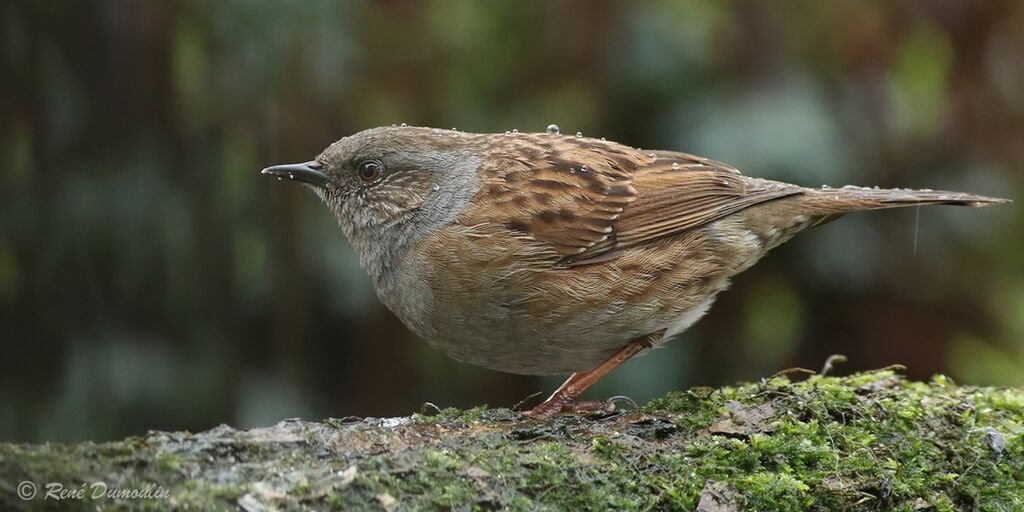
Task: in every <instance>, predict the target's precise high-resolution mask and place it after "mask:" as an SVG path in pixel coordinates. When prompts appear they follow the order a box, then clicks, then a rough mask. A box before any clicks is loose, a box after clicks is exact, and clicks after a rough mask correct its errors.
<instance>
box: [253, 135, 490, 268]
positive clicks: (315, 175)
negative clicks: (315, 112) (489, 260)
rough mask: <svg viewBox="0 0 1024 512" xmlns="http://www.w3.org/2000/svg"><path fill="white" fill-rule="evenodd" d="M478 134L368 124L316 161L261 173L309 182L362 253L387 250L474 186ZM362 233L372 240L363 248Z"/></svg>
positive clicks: (440, 221) (421, 230) (426, 226)
mask: <svg viewBox="0 0 1024 512" xmlns="http://www.w3.org/2000/svg"><path fill="white" fill-rule="evenodd" d="M482 143H483V139H482V136H478V135H472V134H463V133H457V132H450V131H446V130H437V129H431V128H415V127H404V126H403V127H383V128H373V129H369V130H365V131H362V132H359V133H357V134H355V135H351V136H348V137H345V138H343V139H341V140H339V141H337V142H335V143H334V144H331V145H330V146H328V147H327V149H325V150H324V151H323V152H322V153H320V155H319V156H317V157H316V160H313V161H311V162H306V163H303V164H292V165H281V166H274V167H268V168H266V169H264V170H263V173H264V174H270V175H273V176H276V177H278V178H287V179H290V180H293V181H299V182H302V183H304V184H305V185H307V186H309V187H311V188H312V189H313V190H314V191H315V192H316V193H317V195H319V196H320V198H321V199H323V201H324V202H325V203H326V204H327V205H328V206H329V207H330V208H331V210H332V211H333V212H334V214H335V215H336V216H337V218H338V223H339V225H340V226H341V228H342V230H343V231H344V232H345V235H346V236H347V237H348V238H349V240H351V241H352V242H353V244H354V245H355V246H356V248H357V250H359V251H360V252H361V253H362V254H361V256H362V257H363V258H364V259H367V258H368V259H377V256H376V255H375V254H371V253H383V252H393V251H389V249H395V250H398V249H400V248H402V247H405V246H407V245H408V244H409V243H410V242H412V241H415V240H416V239H418V238H420V237H422V236H423V235H425V234H427V233H429V232H430V231H432V230H434V229H437V228H439V227H441V226H443V225H444V224H446V223H447V222H450V221H451V220H452V219H453V218H454V217H455V216H456V215H457V214H458V212H459V211H460V210H461V209H462V207H463V206H464V205H465V204H466V202H468V201H469V198H470V197H472V195H473V193H475V191H476V168H477V167H478V166H479V162H480V159H479V157H478V156H476V155H478V154H479V151H478V150H479V147H480V144H482ZM369 238H372V239H373V244H372V245H373V247H370V245H371V244H370V243H369V240H368V239H369Z"/></svg>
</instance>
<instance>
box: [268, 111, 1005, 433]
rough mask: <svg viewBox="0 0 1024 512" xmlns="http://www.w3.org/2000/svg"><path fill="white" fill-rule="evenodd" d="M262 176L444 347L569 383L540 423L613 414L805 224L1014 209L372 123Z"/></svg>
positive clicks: (552, 136) (662, 154)
mask: <svg viewBox="0 0 1024 512" xmlns="http://www.w3.org/2000/svg"><path fill="white" fill-rule="evenodd" d="M263 173H264V174H269V175H271V176H276V177H278V178H279V179H284V178H287V179H291V180H294V181H298V182H302V183H304V184H306V185H308V186H309V187H311V188H312V189H313V190H314V191H315V192H316V194H317V195H319V196H320V198H321V199H323V201H324V202H325V203H326V204H327V205H328V206H329V207H330V208H331V210H332V211H333V212H334V214H335V215H336V216H337V218H338V222H339V224H340V225H341V229H342V231H343V232H344V233H345V236H346V237H348V239H349V241H350V242H351V243H352V245H353V246H354V247H355V250H356V252H357V253H358V255H359V259H360V262H361V264H362V266H363V268H364V269H365V270H366V272H367V273H369V275H370V278H371V279H372V280H373V284H374V286H375V287H376V290H377V295H378V296H379V297H380V299H381V301H383V302H384V304H386V305H387V306H388V308H390V309H391V311H393V312H394V313H395V315H397V316H398V318H400V319H401V320H402V322H404V323H405V325H406V326H408V327H409V329H411V330H412V331H413V332H415V333H416V334H417V335H419V336H420V337H422V338H424V339H426V340H427V341H428V342H429V343H430V344H431V345H432V346H434V347H435V348H438V349H440V350H442V351H444V352H445V353H446V354H448V355H449V356H451V357H453V358H455V359H458V360H460V361H464V362H467V363H471V364H476V365H480V366H483V367H486V368H491V369H494V370H500V371H504V372H511V373H519V374H531V375H551V374H561V373H572V375H571V376H570V377H569V379H568V380H567V381H566V382H565V383H564V384H563V385H562V386H561V387H560V388H558V390H557V391H555V392H554V394H552V395H551V397H549V398H548V399H547V400H546V401H545V402H544V403H542V404H540V405H538V406H537V407H535V408H533V409H532V410H531V411H529V412H528V414H531V415H533V416H536V417H548V416H551V415H554V414H557V413H560V412H563V411H573V410H580V409H583V408H587V407H594V406H595V405H596V406H602V405H603V403H601V402H597V403H595V402H580V403H578V404H577V403H575V400H576V398H577V397H578V396H579V395H580V393H582V392H583V390H585V389H586V388H587V387H589V386H590V385H592V384H593V383H594V382H596V381H597V380H598V379H600V378H601V377H603V376H604V375H606V374H607V373H608V372H610V371H612V370H613V369H615V368H616V367H617V366H619V365H620V364H622V363H623V362H625V361H626V360H628V359H629V358H631V357H633V356H635V355H637V354H638V353H640V352H644V351H645V350H647V349H650V348H652V347H656V346H658V345H659V344H661V343H663V342H665V341H666V340H668V339H669V338H671V337H672V336H674V335H675V334H678V333H680V332H682V331H684V330H686V329H687V328H689V327H690V326H691V325H693V323H694V322H696V321H697V320H698V319H699V318H700V317H701V316H703V315H704V314H705V313H706V312H707V310H708V308H709V307H710V306H711V303H712V301H714V299H715V295H717V294H718V292H721V291H722V290H724V289H725V288H726V287H727V286H728V285H729V279H730V278H732V277H733V276H735V275H736V274H738V273H740V272H742V271H743V270H746V269H747V268H749V267H750V266H751V265H753V264H754V263H756V262H757V260H758V259H760V258H761V257H762V256H764V255H765V253H767V252H768V251H769V250H770V249H772V248H773V247H776V246H778V245H779V244H781V243H783V242H785V241H786V240H788V239H789V238H791V237H792V236H793V235H795V234H796V233H798V232H800V231H802V230H804V229H807V228H810V227H812V226H816V225H819V224H822V223H824V222H827V221H830V220H833V219H835V218H837V217H840V216H842V215H844V214H847V213H850V212H856V211H861V210H876V209H882V208H895V207H900V206H913V205H927V204H955V205H964V206H985V205H989V204H994V203H1001V202H1005V201H1006V200H1004V199H997V198H990V197H983V196H978V195H974V194H965V193H959V192H940V191H931V190H903V189H899V190H879V189H871V188H861V187H843V188H838V189H828V188H822V189H810V188H804V187H800V186H797V185H790V184H788V183H781V182H777V181H769V180H764V179H759V178H751V177H747V176H743V175H742V174H740V172H739V171H737V170H736V169H734V168H732V167H730V166H729V165H727V164H723V163H720V162H715V161H711V160H708V159H706V158H701V157H698V156H694V155H689V154H686V153H677V152H672V151H641V150H638V149H635V148H632V147H628V146H624V145H622V144H617V143H615V142H609V141H605V140H597V139H592V138H587V137H580V136H575V137H574V136H571V135H561V134H558V133H557V130H555V129H549V131H548V133H509V132H506V133H505V134H472V133H462V132H457V131H449V130H439V129H433V128H415V127H405V126H402V127H383V128H374V129H370V130H366V131H363V132H360V133H357V134H355V135H352V136H350V137H345V138H343V139H341V140H339V141H338V142H335V143H334V144H331V145H330V147H328V148H327V149H326V150H324V151H323V153H321V154H320V156H318V157H317V158H316V159H315V160H313V161H310V162H306V163H303V164H292V165H278V166H274V167H268V168H266V169H263Z"/></svg>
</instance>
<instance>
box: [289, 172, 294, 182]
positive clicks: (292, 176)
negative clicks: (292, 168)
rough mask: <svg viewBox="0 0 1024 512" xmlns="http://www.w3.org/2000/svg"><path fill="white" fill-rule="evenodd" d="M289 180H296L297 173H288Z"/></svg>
mask: <svg viewBox="0 0 1024 512" xmlns="http://www.w3.org/2000/svg"><path fill="white" fill-rule="evenodd" d="M288 179H290V180H294V179H295V173H293V172H290V173H288Z"/></svg>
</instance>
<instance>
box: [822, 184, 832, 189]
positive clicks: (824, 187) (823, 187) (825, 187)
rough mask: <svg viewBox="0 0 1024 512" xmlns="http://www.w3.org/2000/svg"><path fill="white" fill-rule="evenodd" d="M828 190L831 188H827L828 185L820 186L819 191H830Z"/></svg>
mask: <svg viewBox="0 0 1024 512" xmlns="http://www.w3.org/2000/svg"><path fill="white" fill-rule="evenodd" d="M830 188H832V187H830V186H828V185H822V186H821V189H822V190H828V189H830Z"/></svg>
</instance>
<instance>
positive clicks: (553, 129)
mask: <svg viewBox="0 0 1024 512" xmlns="http://www.w3.org/2000/svg"><path fill="white" fill-rule="evenodd" d="M544 131H546V132H548V134H550V135H558V125H557V124H554V123H551V124H549V125H548V127H547V128H545V129H544Z"/></svg>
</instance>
